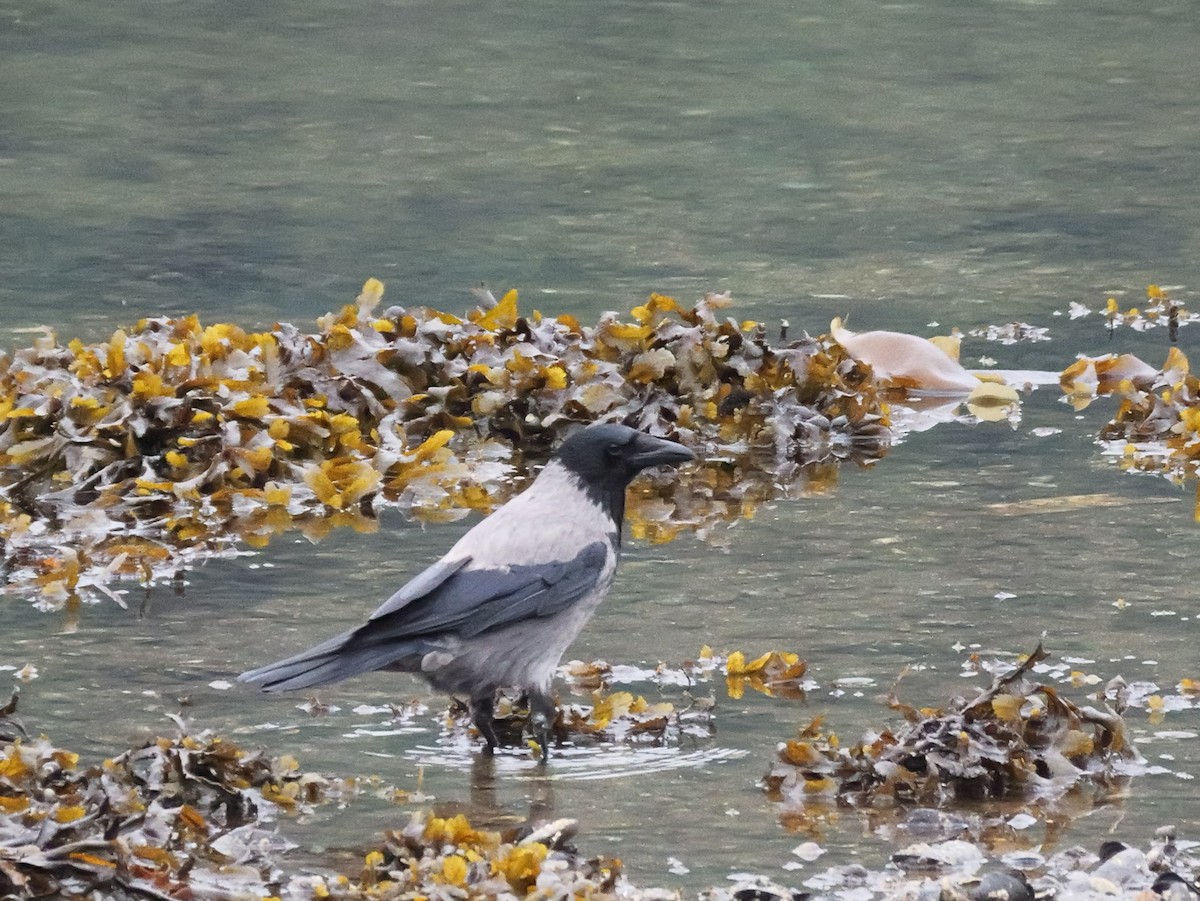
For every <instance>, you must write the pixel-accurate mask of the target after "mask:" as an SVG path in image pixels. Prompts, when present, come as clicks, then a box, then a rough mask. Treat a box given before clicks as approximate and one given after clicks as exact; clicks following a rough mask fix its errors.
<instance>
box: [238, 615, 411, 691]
mask: <svg viewBox="0 0 1200 901" xmlns="http://www.w3.org/2000/svg"><path fill="white" fill-rule="evenodd" d="M359 631H360V630H357V629H356V630H352V631H350V632H344V633H343V634H341V635H338V636H337V637H335V638H331V639H329V641H326V642H322V643H321V644H319V645H317V646H316V647H314V648H309V649H308V650H307V651H302V652H301V653H299V654H295V655H293V656H291V657H288V658H287V659H285V660H279V661H276V662H275V663H269V664H267V665H266V666H260V667H258V669H252V670H248V671H247V672H244V673H242V674H241V675H240V676H238V681H239V682H248V683H250V684H252V685H261V686H262V690H263V691H293V690H295V689H298V688H318V687H320V686H322V685H330V684H332V683H334V682H340V681H341V680H342V679H346V678H348V677H350V676H357V675H359V674H360V673H367V672H371V671H372V670H377V669H384V668H386V667H389V666H390V667H395V665H396V663H397V662H398V660H399V659H400V658H403V657H406V656H409V655H410V654H411V653H412V651H413V649H412V648H406V647H405V646H404V644H406V643H402V644H400V645H397V644H395V643H386V642H385V643H381V644H365V643H362V642H354V641H352V640H351V639H353V638H354V636H355V634H356V633H357V632H359ZM406 651H407V652H408V653H406Z"/></svg>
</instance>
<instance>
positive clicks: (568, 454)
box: [554, 422, 696, 525]
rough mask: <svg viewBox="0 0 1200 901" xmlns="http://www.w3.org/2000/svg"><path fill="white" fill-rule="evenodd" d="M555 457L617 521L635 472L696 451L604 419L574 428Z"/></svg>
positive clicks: (685, 457)
mask: <svg viewBox="0 0 1200 901" xmlns="http://www.w3.org/2000/svg"><path fill="white" fill-rule="evenodd" d="M554 459H555V460H557V461H558V462H559V463H561V464H562V465H563V466H564V467H565V468H566V469H567V470H569V471H570V472H572V473H574V475H575V476H576V477H577V478H578V479H579V481H580V483H581V485H582V486H583V488H584V490H585V491H587V493H588V496H589V497H591V498H592V499H593V500H595V501H596V502H597V503H600V504H601V505H602V506H604V507H605V508H606V509H608V510H609V511H610V512H611V514H612V516H613V520H614V521H615V522H616V523H618V525H619V524H620V522H621V519H622V516H623V513H624V509H625V487H626V486H627V485H628V484H629V483H630V482H631V481H632V480H633V477H634V476H636V475H637V474H638V473H639V472H641V471H642V470H643V469H649V468H650V467H651V466H661V465H671V464H675V463H683V462H684V461H686V460H694V459H696V455H695V454H694V453H692V452H691V451H690V450H688V449H687V448H686V447H684V446H683V445H682V444H676V443H675V442H674V441H667V440H666V439H665V438H655V437H654V436H653V435H647V434H646V433H645V432H639V431H638V430H637V429H631V428H629V426H624V425H619V424H617V423H614V422H604V423H597V424H595V425H590V426H588V427H587V428H585V429H580V430H579V431H578V432H575V433H574V434H573V435H571V437H569V438H568V439H567V440H566V441H564V442H563V443H562V444H561V445H560V446H559V448H558V450H557V451H555V453H554Z"/></svg>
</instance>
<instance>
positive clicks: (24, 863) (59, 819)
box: [0, 701, 352, 898]
mask: <svg viewBox="0 0 1200 901" xmlns="http://www.w3.org/2000/svg"><path fill="white" fill-rule="evenodd" d="M15 709H16V705H15V701H10V702H9V704H8V705H7V706H6V708H5V711H6V713H4V714H3V715H0V738H2V739H3V743H2V744H0V894H2V895H4V896H6V897H7V896H10V895H11V896H16V897H29V898H41V897H51V896H53V897H96V898H99V897H129V898H179V897H211V898H219V897H231V896H238V897H250V896H256V895H257V896H259V897H262V896H266V895H271V894H274V891H273V890H271V889H272V886H275V885H277V882H278V878H279V874H278V871H277V869H276V864H275V860H274V858H275V856H276V854H277V853H279V852H281V851H283V850H285V849H286V848H288V847H291V844H290V843H289V842H286V841H285V840H284V839H282V838H281V837H280V836H279V835H278V834H277V833H275V832H274V830H273V829H272V828H271V822H272V821H273V820H274V819H275V818H276V816H277V815H278V813H279V812H280V811H294V810H301V809H307V808H308V807H309V806H311V805H312V804H314V803H316V802H318V801H321V800H323V799H326V798H328V797H336V796H341V795H344V794H346V793H348V792H350V791H352V786H351V785H350V784H349V783H344V782H339V781H336V780H331V779H326V778H324V777H321V776H318V775H315V774H311V773H304V772H302V771H301V770H300V768H299V765H298V764H297V763H296V761H295V760H294V759H291V758H287V757H284V758H280V759H278V760H273V759H271V758H269V757H267V756H266V755H264V754H263V753H262V752H258V751H246V750H243V749H241V748H238V747H236V746H235V745H233V744H231V743H230V742H228V741H224V740H222V739H220V738H215V737H213V736H212V735H210V734H208V733H201V734H198V735H193V734H189V733H188V732H187V730H186V729H184V728H182V724H181V731H180V734H179V735H177V736H176V737H174V738H159V739H156V740H155V741H153V742H149V743H147V744H146V745H144V746H142V747H140V748H135V749H131V750H129V751H126V752H125V753H123V754H121V755H119V756H117V757H114V758H112V759H109V760H105V761H104V762H103V763H101V764H98V765H95V766H91V767H86V768H81V767H80V763H79V755H78V754H76V753H74V752H72V751H68V750H64V749H62V748H57V747H55V746H54V745H53V744H51V743H50V741H49V740H47V739H45V738H31V737H29V736H27V735H24V727H22V726H21V725H20V724H19V723H16V722H15V720H14V714H15ZM16 733H20V734H16Z"/></svg>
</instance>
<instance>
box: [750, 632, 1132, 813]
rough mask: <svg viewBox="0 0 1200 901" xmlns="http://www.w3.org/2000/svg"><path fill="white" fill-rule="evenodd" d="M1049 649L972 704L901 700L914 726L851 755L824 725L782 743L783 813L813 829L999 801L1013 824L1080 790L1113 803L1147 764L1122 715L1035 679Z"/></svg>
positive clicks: (777, 774)
mask: <svg viewBox="0 0 1200 901" xmlns="http://www.w3.org/2000/svg"><path fill="white" fill-rule="evenodd" d="M1046 656H1047V655H1046V653H1045V651H1043V650H1042V647H1041V645H1039V646H1038V648H1037V650H1035V651H1034V653H1033V654H1031V655H1030V656H1029V657H1028V658H1027V659H1026V660H1025V661H1024V662H1023V663H1021V664H1020V665H1019V666H1016V667H1014V668H1012V669H1011V671H1008V672H1006V673H1005V674H1003V675H999V676H997V677H996V678H995V679H994V681H993V683H992V685H991V686H990V687H989V688H988V689H986V690H984V691H982V692H980V693H979V694H978V695H977V696H976V697H975V698H974V699H972V700H969V701H967V700H961V701H958V702H956V703H953V704H952V705H951V706H950V707H948V708H945V709H930V708H922V709H917V708H914V707H912V706H910V705H907V704H903V703H901V702H900V701H899V700H897V699H896V698H895V696H894V693H893V695H892V696H891V698H890V704H891V706H892V707H893V708H894V709H896V710H898V711H900V712H901V713H903V714H904V717H905V720H906V722H905V724H904V726H903V727H901V728H899V729H896V730H892V729H883V730H881V731H879V732H878V733H873V734H869V735H867V736H866V737H865V738H864V739H863V740H862V741H861V742H860V743H858V744H856V745H853V746H851V747H842V746H841V745H840V744H839V742H838V740H837V738H836V736H833V735H830V734H827V733H826V732H825V731H824V730H823V728H822V723H821V720H820V719H816V720H814V721H812V722H811V723H809V724H808V725H807V726H805V727H804V728H802V729H801V730H800V732H799V734H798V736H797V737H796V738H794V739H791V740H789V741H787V742H784V743H783V744H781V745H780V746H779V749H778V752H777V758H776V760H775V762H774V764H773V765H772V766H771V768H770V771H769V772H768V774H767V776H766V778H765V780H764V786H765V788H766V791H767V792H768V794H769V795H770V797H771V798H772V799H774V800H775V801H777V802H779V803H780V805H781V808H782V812H781V816H782V817H783V818H784V819H785V820H787V821H788V822H789V823H792V824H793V825H794V826H795V827H796V828H798V829H801V830H806V829H807V828H808V826H809V822H808V821H809V819H810V815H809V811H808V810H807V808H808V807H809V806H810V805H811V807H812V812H811V818H816V819H819V818H820V817H823V816H827V815H828V811H827V810H825V809H824V808H825V807H827V806H828V804H829V803H830V802H831V801H832V802H833V803H835V804H836V805H837V806H838V807H844V808H853V809H858V810H862V811H867V812H870V813H871V814H872V815H873V816H884V817H886V816H888V815H891V816H900V815H903V813H904V811H905V810H911V809H913V808H918V807H919V808H935V809H936V808H943V807H946V806H949V805H953V804H955V803H959V802H968V803H976V802H996V803H998V804H1000V805H1001V806H1002V807H1003V809H1004V811H1005V812H1006V817H1007V816H1011V815H1013V814H1015V813H1017V812H1019V811H1023V810H1031V809H1032V810H1048V809H1052V808H1053V806H1054V805H1055V803H1056V802H1058V801H1059V800H1060V799H1062V798H1063V797H1064V796H1065V795H1067V794H1068V793H1079V792H1092V793H1095V794H1097V795H1103V794H1104V793H1106V792H1112V791H1114V790H1115V789H1116V788H1118V787H1119V786H1120V785H1121V784H1122V783H1123V781H1124V780H1125V779H1126V778H1127V775H1126V765H1127V764H1130V763H1135V762H1137V761H1140V757H1139V756H1138V754H1137V752H1136V751H1135V750H1134V748H1133V746H1132V745H1131V744H1130V742H1129V739H1128V737H1127V735H1126V730H1125V725H1124V721H1123V720H1122V718H1121V716H1120V714H1119V713H1118V712H1116V711H1114V710H1112V709H1111V708H1110V707H1108V706H1107V705H1104V709H1098V708H1097V707H1092V706H1088V707H1079V706H1077V705H1076V704H1074V703H1073V702H1071V701H1069V700H1068V699H1066V698H1064V697H1062V696H1061V695H1060V694H1059V692H1058V690H1057V689H1055V688H1054V687H1052V686H1050V685H1045V684H1042V683H1040V682H1038V681H1036V680H1035V679H1034V678H1032V675H1031V673H1032V670H1033V668H1034V666H1035V665H1036V664H1038V663H1040V662H1041V661H1042V660H1044V659H1045V658H1046Z"/></svg>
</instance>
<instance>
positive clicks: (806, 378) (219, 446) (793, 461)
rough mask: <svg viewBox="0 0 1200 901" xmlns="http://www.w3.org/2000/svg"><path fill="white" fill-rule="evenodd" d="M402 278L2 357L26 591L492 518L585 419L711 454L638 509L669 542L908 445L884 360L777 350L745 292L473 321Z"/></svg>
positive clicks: (7, 512)
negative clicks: (242, 546)
mask: <svg viewBox="0 0 1200 901" xmlns="http://www.w3.org/2000/svg"><path fill="white" fill-rule="evenodd" d="M382 294H383V286H382V284H381V283H379V282H378V281H375V280H374V279H372V280H370V281H368V282H367V284H366V285H365V286H364V288H363V292H362V294H361V295H360V297H359V298H358V301H357V303H355V304H353V305H351V306H347V307H346V308H344V309H343V310H342V311H341V312H339V313H331V314H329V315H327V316H324V317H322V318H321V319H320V320H318V327H319V330H318V331H317V332H315V333H303V332H301V331H300V330H299V329H297V328H296V327H295V326H293V325H289V324H286V323H284V324H279V325H276V326H274V327H272V328H271V329H268V330H266V331H262V332H247V331H245V330H243V329H241V328H239V327H238V326H235V325H231V324H228V323H221V324H216V325H210V326H203V325H201V323H200V322H199V320H198V319H197V318H196V317H195V316H191V317H187V318H185V319H146V320H142V321H141V322H139V323H137V324H136V325H135V326H134V327H133V328H132V329H130V330H128V331H126V330H123V329H122V330H118V331H117V332H115V333H114V334H113V335H112V337H111V338H110V339H109V340H108V341H107V342H104V343H101V344H93V345H87V344H84V343H82V342H80V341H78V340H75V341H71V342H69V343H68V344H67V345H65V346H63V345H61V344H59V343H58V342H57V341H56V340H55V339H54V337H53V335H52V334H47V335H46V336H45V337H43V338H41V339H39V340H38V341H37V342H36V343H35V344H34V346H33V347H30V348H27V349H24V350H21V351H18V352H16V353H15V354H14V356H13V357H12V358H11V359H4V360H3V361H2V362H0V495H2V497H3V500H0V539H2V540H3V565H4V571H5V574H6V577H7V583H8V585H9V586H10V587H14V588H17V589H19V590H21V591H24V592H28V593H32V594H34V595H35V597H36V599H37V600H38V601H39V602H41V603H42V604H44V605H47V606H57V605H61V604H64V603H70V602H73V601H76V600H79V599H82V600H85V601H87V600H95V599H97V598H98V597H100V596H101V595H108V596H110V597H113V598H114V599H116V600H118V601H119V596H118V595H117V594H116V593H115V592H114V591H113V590H112V589H111V588H110V587H109V585H110V584H111V583H112V582H113V581H114V580H116V579H122V578H125V579H136V580H140V581H142V582H143V583H147V584H149V583H154V582H157V581H160V580H164V579H170V578H175V577H177V575H178V574H179V572H180V570H181V568H182V566H183V565H184V563H185V562H187V561H189V560H194V559H196V558H198V557H203V556H204V555H206V554H214V553H220V552H222V551H223V550H225V549H227V548H229V547H230V546H231V545H232V544H233V543H235V542H238V541H244V542H246V543H248V544H250V545H251V546H257V545H261V544H264V543H266V542H267V541H268V540H269V539H270V537H271V536H272V535H273V534H276V533H278V532H281V531H284V530H287V529H292V528H297V527H300V528H306V529H310V530H311V532H312V533H313V534H319V533H320V532H321V531H322V530H324V529H328V528H331V527H333V526H335V525H351V526H354V527H357V528H367V529H369V528H372V527H373V515H374V513H375V511H376V510H377V509H378V507H379V506H380V505H381V504H390V505H394V506H396V507H398V508H400V509H401V510H402V511H404V512H405V513H406V514H409V515H412V516H419V517H426V518H439V517H441V518H445V517H454V516H461V515H465V513H466V512H467V511H470V510H483V511H486V510H489V509H491V508H492V507H494V506H496V505H498V504H499V503H501V502H502V501H504V500H505V499H506V498H507V497H509V496H510V495H511V494H512V493H513V492H514V491H515V490H517V489H518V488H519V487H520V484H521V480H522V478H523V477H524V476H525V475H526V474H527V468H528V465H529V463H531V462H533V463H536V462H537V461H539V460H540V459H542V458H544V456H545V455H546V454H547V453H548V452H549V449H550V447H551V446H552V445H553V444H554V443H555V441H557V440H558V439H559V438H560V437H561V435H562V434H563V432H564V431H565V430H566V429H567V428H568V427H570V426H571V425H573V424H574V423H579V422H588V421H592V420H596V419H602V418H607V419H613V418H620V419H623V420H625V421H627V422H629V423H630V424H632V425H635V426H637V427H639V428H642V429H645V430H648V431H651V432H654V433H656V434H662V435H671V436H673V437H675V438H677V439H679V440H682V441H684V442H685V443H687V444H688V445H690V446H692V447H693V448H695V449H696V450H697V451H698V453H699V455H700V456H701V458H702V459H703V460H704V461H705V462H704V463H703V465H701V466H700V467H697V468H695V469H693V470H692V472H691V474H690V475H689V476H688V478H687V479H686V480H685V482H686V483H676V484H675V486H674V487H671V488H665V489H662V490H661V493H659V494H658V495H655V494H654V493H653V492H645V493H644V494H643V501H642V502H641V503H634V504H633V505H632V508H631V510H630V511H629V512H630V518H631V521H632V529H633V530H634V532H635V534H644V535H646V537H649V538H651V539H654V540H667V539H669V538H670V537H672V536H673V535H674V534H675V533H676V532H678V531H679V530H680V529H681V528H690V529H696V530H700V531H702V532H704V533H708V532H709V531H710V530H711V528H712V526H714V525H716V524H718V523H720V522H723V521H728V520H733V519H737V518H739V517H741V516H742V515H745V514H746V512H747V510H748V509H753V507H755V506H756V505H757V504H759V503H761V502H762V501H763V500H765V499H769V498H770V497H772V496H774V495H775V494H777V493H778V492H780V491H783V492H790V491H795V490H799V489H798V488H797V487H796V486H802V485H803V484H804V483H805V482H806V481H807V480H808V479H809V478H810V477H812V478H816V479H818V480H820V479H827V478H829V476H830V472H831V470H830V469H828V468H825V469H822V468H820V464H822V463H823V462H826V461H836V460H839V459H847V458H857V459H870V458H872V457H876V456H879V455H880V454H882V453H883V452H884V450H885V449H886V447H887V445H888V442H889V440H890V434H889V432H888V429H887V427H886V426H887V424H886V418H885V416H884V413H883V411H882V408H881V406H880V404H879V401H878V399H877V397H876V395H875V391H874V386H873V383H872V381H871V378H870V374H869V370H868V369H867V368H866V367H864V366H863V365H862V364H860V363H858V362H856V361H855V360H853V359H852V358H850V357H849V356H847V355H846V353H845V351H844V350H843V349H842V348H841V347H840V346H839V345H838V344H836V343H835V342H833V341H830V340H820V339H812V338H807V337H806V338H804V339H802V340H797V341H793V342H791V343H790V344H788V345H787V346H784V347H771V346H769V345H768V344H767V342H766V339H765V335H764V332H763V330H762V329H760V328H759V327H758V326H757V325H756V324H754V323H741V324H739V323H736V322H734V321H733V320H731V319H722V318H720V316H719V314H720V312H721V311H722V310H723V308H725V307H727V306H728V305H729V303H730V300H729V298H728V296H726V295H709V296H707V297H706V298H705V299H704V300H702V301H701V302H700V303H698V304H697V305H696V306H695V307H694V308H691V309H685V308H683V307H681V306H680V305H679V304H677V303H676V302H675V301H674V300H672V299H671V298H669V297H664V296H662V295H652V296H651V297H650V299H649V300H648V301H647V302H646V303H645V304H643V305H641V306H638V307H635V308H634V309H633V310H632V311H631V313H630V317H631V319H632V321H624V320H622V319H621V318H620V317H618V316H617V315H616V314H612V313H609V314H606V315H604V316H603V317H602V318H601V319H600V321H599V322H598V323H597V324H596V325H595V326H592V327H590V328H589V327H584V326H582V325H581V324H580V323H579V322H578V321H577V320H576V319H574V318H573V317H571V316H567V315H563V316H558V317H554V318H551V317H543V316H541V315H540V314H538V313H536V312H535V313H534V314H533V315H532V316H531V317H528V318H526V317H521V316H519V315H518V311H517V297H516V292H509V293H508V294H507V295H505V297H504V298H503V299H502V300H501V301H499V302H498V303H496V304H495V305H494V306H492V307H491V308H490V309H487V310H483V309H478V310H474V311H472V312H471V313H469V314H468V315H467V316H463V317H460V316H455V315H452V314H450V313H446V312H442V311H437V310H432V309H429V308H426V307H404V306H393V307H390V308H388V309H386V310H384V311H383V312H381V313H377V312H376V307H377V306H378V305H379V302H380V299H381V297H382ZM813 467H816V468H815V469H814V468H813ZM674 481H675V480H673V482H674ZM681 498H686V500H681Z"/></svg>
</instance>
